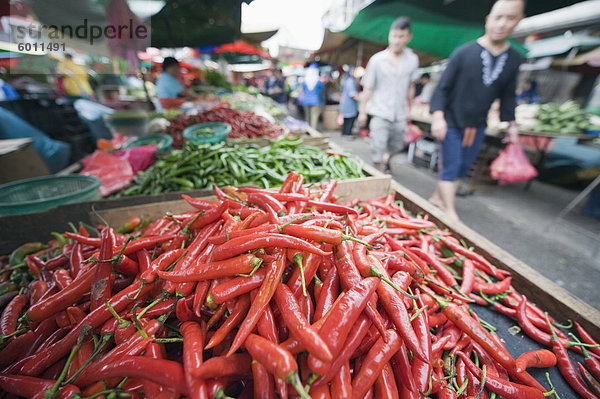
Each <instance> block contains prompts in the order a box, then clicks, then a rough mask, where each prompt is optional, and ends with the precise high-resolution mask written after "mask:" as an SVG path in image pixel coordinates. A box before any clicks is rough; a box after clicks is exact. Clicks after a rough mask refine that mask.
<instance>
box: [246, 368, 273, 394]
mask: <svg viewBox="0 0 600 399" xmlns="http://www.w3.org/2000/svg"><path fill="white" fill-rule="evenodd" d="M252 380H253V383H254V384H253V385H254V397H255V398H262V399H275V389H274V387H273V377H271V375H270V374H269V372H268V371H267V369H266V368H265V366H263V365H262V364H260V363H259V362H257V361H256V360H253V361H252Z"/></svg>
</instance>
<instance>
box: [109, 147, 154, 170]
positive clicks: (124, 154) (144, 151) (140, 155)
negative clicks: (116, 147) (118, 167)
mask: <svg viewBox="0 0 600 399" xmlns="http://www.w3.org/2000/svg"><path fill="white" fill-rule="evenodd" d="M113 155H114V156H117V157H119V158H122V159H125V160H126V161H127V162H129V164H130V165H131V168H132V169H133V173H134V174H135V173H137V172H139V171H140V170H146V169H148V168H149V167H150V166H151V165H152V164H153V163H154V156H155V155H156V146H154V145H141V146H139V147H133V148H128V149H126V150H121V151H117V152H113Z"/></svg>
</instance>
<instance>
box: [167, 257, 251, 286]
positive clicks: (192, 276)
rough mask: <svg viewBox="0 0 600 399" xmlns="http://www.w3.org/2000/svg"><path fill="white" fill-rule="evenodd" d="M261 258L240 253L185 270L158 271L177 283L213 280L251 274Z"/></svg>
mask: <svg viewBox="0 0 600 399" xmlns="http://www.w3.org/2000/svg"><path fill="white" fill-rule="evenodd" d="M260 262H261V261H260V259H259V258H257V257H255V256H254V255H252V254H247V255H240V256H237V257H235V258H231V259H227V260H223V261H220V262H211V263H204V264H196V265H194V267H193V268H192V267H190V268H188V269H185V270H179V271H173V272H163V271H160V270H158V271H157V272H156V273H157V274H158V276H159V277H160V278H163V279H165V280H168V281H173V282H176V283H185V282H189V281H201V280H211V279H215V278H221V277H232V276H235V275H237V274H249V273H250V272H251V271H252V270H253V269H254V268H255V267H256V266H258V265H259V264H260Z"/></svg>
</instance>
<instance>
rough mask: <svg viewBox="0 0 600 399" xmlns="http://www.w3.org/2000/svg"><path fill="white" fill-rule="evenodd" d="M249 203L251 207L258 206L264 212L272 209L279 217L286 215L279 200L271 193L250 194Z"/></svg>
mask: <svg viewBox="0 0 600 399" xmlns="http://www.w3.org/2000/svg"><path fill="white" fill-rule="evenodd" d="M247 201H248V203H249V204H251V205H256V206H259V207H260V208H262V209H263V210H267V207H270V208H271V209H273V210H274V211H275V213H276V214H277V215H279V214H285V213H286V212H285V207H284V206H283V204H282V203H281V202H279V200H277V199H276V198H275V197H274V195H271V194H270V193H264V192H254V193H250V194H248V200H247Z"/></svg>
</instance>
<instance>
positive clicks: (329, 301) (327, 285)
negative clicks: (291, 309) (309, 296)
mask: <svg viewBox="0 0 600 399" xmlns="http://www.w3.org/2000/svg"><path fill="white" fill-rule="evenodd" d="M358 282H360V280H359V281H358ZM339 292H340V283H339V278H338V274H337V273H336V271H335V269H331V270H330V271H329V273H327V275H326V276H325V280H324V281H323V287H321V293H320V294H319V299H318V300H317V307H316V308H315V320H319V319H321V318H322V317H323V316H324V315H325V313H327V312H328V311H329V309H331V307H332V306H333V304H334V302H335V301H336V299H337V298H338V296H339ZM284 309H285V308H284Z"/></svg>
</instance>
